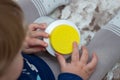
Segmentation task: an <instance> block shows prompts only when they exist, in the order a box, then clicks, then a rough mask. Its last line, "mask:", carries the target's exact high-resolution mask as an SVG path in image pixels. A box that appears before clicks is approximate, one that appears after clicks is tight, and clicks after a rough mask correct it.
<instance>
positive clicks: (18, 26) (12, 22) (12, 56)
mask: <svg viewBox="0 0 120 80" xmlns="http://www.w3.org/2000/svg"><path fill="white" fill-rule="evenodd" d="M30 28H31V27H30ZM36 28H40V29H44V28H45V26H44V24H40V25H36V24H35V25H32V30H31V31H30V33H29V36H28V37H26V38H27V39H26V40H25V41H26V42H24V43H23V41H24V36H25V32H24V30H23V17H22V11H21V9H20V8H19V7H18V5H17V4H15V3H14V2H13V0H0V37H1V38H0V80H55V78H54V75H53V73H52V71H51V69H50V68H49V66H48V65H47V64H46V63H45V62H44V61H43V60H42V59H40V58H39V57H37V56H36V55H34V53H32V52H35V51H36V48H33V46H38V42H40V41H36V37H37V35H35V34H38V33H37V32H36V31H35V29H36ZM39 36H43V37H48V35H47V33H44V32H41V33H39ZM30 38H31V39H30ZM29 40H31V41H29ZM34 41H35V43H32V42H34ZM42 43H43V44H42ZM22 44H24V45H23V47H22ZM41 44H42V45H41V46H40V49H41V50H44V48H43V47H46V46H47V45H46V43H44V42H43V41H41ZM41 47H42V48H41ZM21 48H26V49H25V52H29V53H31V54H25V53H21ZM82 49H83V53H82V55H81V57H80V56H79V50H78V46H77V43H76V42H74V43H73V53H72V58H71V59H72V61H71V63H67V62H66V61H65V59H64V57H63V56H62V55H60V54H58V53H56V56H57V58H58V60H59V63H60V67H61V74H60V75H59V77H58V80H87V79H88V78H89V77H90V75H91V74H92V72H93V71H94V69H95V66H96V64H97V56H96V54H93V58H92V61H91V62H89V63H87V61H88V52H87V49H86V48H85V47H83V48H82Z"/></svg>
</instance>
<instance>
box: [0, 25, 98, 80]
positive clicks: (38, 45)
mask: <svg viewBox="0 0 120 80" xmlns="http://www.w3.org/2000/svg"><path fill="white" fill-rule="evenodd" d="M45 28H46V25H45V24H31V25H30V26H29V29H28V34H27V36H26V39H25V41H24V44H23V51H24V52H26V53H28V54H30V53H35V52H39V51H44V50H45V47H47V43H45V42H44V41H42V40H40V39H38V38H39V37H43V38H48V37H49V35H48V34H47V33H45V32H44V30H45ZM36 29H41V30H42V31H40V32H39V31H36ZM82 49H83V53H82V55H81V57H80V55H79V49H78V45H77V43H76V42H74V44H73V53H72V61H71V63H67V62H66V61H65V59H64V57H63V56H62V55H60V54H58V53H57V54H56V55H57V58H58V61H59V63H60V67H61V72H68V73H73V74H76V75H78V76H80V77H82V78H83V79H84V80H87V79H88V78H89V77H90V75H91V74H92V73H93V72H94V70H95V67H96V65H97V56H96V54H95V53H94V54H93V58H92V60H91V62H89V63H88V52H87V49H86V48H85V47H83V48H82ZM22 68H23V57H22V55H21V54H20V53H18V54H17V56H16V57H15V59H14V60H13V62H12V63H11V65H9V67H8V69H6V73H5V74H4V75H3V76H2V77H0V80H17V78H18V77H19V76H20V73H21V72H22ZM13 74H14V76H13Z"/></svg>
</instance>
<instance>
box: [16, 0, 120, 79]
mask: <svg viewBox="0 0 120 80" xmlns="http://www.w3.org/2000/svg"><path fill="white" fill-rule="evenodd" d="M31 1H32V2H33V1H34V2H35V3H36V2H39V3H40V2H41V0H19V1H18V3H19V4H20V6H21V7H22V9H23V11H24V13H25V14H26V15H25V17H26V20H27V22H33V21H34V20H35V19H36V18H38V17H39V16H41V15H43V14H42V13H43V12H42V11H41V12H42V13H41V15H39V14H38V11H40V10H38V9H43V10H44V11H45V9H44V8H43V7H42V6H41V7H40V6H36V7H35V6H34V4H33V3H32V2H31ZM43 1H46V0H43ZM51 1H53V0H49V2H50V3H49V4H52V3H51ZM61 1H66V0H57V2H61ZM67 1H69V2H70V1H71V0H67ZM73 1H75V0H73ZM64 3H65V2H64ZM30 4H31V5H30ZM32 4H33V5H32ZM28 5H29V6H28ZM36 5H37V4H36ZM57 6H59V5H57ZM53 7H54V8H55V7H56V6H53ZM33 8H34V9H33ZM48 9H50V10H52V9H51V8H48ZM28 10H29V11H30V12H31V13H30V14H31V15H32V16H29V15H30V14H28V13H29V11H28ZM44 15H45V14H44ZM119 41H120V11H119V12H118V14H117V15H116V16H115V18H113V19H112V20H111V21H110V22H109V23H108V24H106V25H105V26H103V27H102V29H101V30H100V31H98V32H97V33H96V34H95V37H94V38H93V39H92V40H91V42H90V44H89V45H88V46H87V48H88V51H89V56H90V57H91V55H92V51H95V52H97V55H98V59H99V62H98V65H97V68H96V71H95V72H94V73H93V74H92V76H91V77H90V80H102V78H103V77H104V76H105V75H106V73H107V72H108V71H110V70H111V69H112V67H113V65H115V63H116V62H117V61H118V60H119V59H120V49H119V47H120V42H119ZM44 58H45V57H44ZM45 59H46V61H47V60H49V61H53V60H51V58H50V59H48V57H46V58H45ZM45 59H44V60H45ZM47 63H48V64H49V66H50V67H51V66H52V65H53V64H51V63H50V62H47ZM52 63H55V62H52ZM55 64H57V63H55ZM53 67H54V66H52V67H51V68H53ZM53 69H54V71H55V72H57V71H58V70H57V69H56V68H53ZM57 73H58V72H57ZM57 73H54V74H57Z"/></svg>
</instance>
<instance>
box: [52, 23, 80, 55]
mask: <svg viewBox="0 0 120 80" xmlns="http://www.w3.org/2000/svg"><path fill="white" fill-rule="evenodd" d="M74 41H76V42H77V43H78V44H79V43H80V36H79V33H78V32H77V30H76V29H75V28H73V27H72V26H70V25H66V24H61V25H58V26H56V27H55V28H54V29H53V31H52V32H51V34H50V43H51V45H52V47H53V49H54V50H55V51H57V52H59V53H61V54H70V53H71V52H72V44H73V42H74Z"/></svg>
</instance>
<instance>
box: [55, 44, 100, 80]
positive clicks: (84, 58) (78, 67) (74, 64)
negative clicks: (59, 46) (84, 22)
mask: <svg viewBox="0 0 120 80" xmlns="http://www.w3.org/2000/svg"><path fill="white" fill-rule="evenodd" d="M82 50H83V52H82V55H81V57H80V55H79V49H78V46H77V43H76V42H74V44H73V53H72V56H71V63H67V62H66V61H65V58H64V57H63V56H62V55H60V54H58V53H57V54H56V56H57V58H58V61H59V63H60V66H61V71H62V73H65V72H68V73H73V74H76V75H78V76H80V77H82V78H83V80H87V79H88V78H89V77H90V75H91V74H92V73H93V71H94V70H95V68H96V65H97V61H98V59H97V56H96V54H95V53H94V54H93V58H92V60H91V62H89V63H88V51H87V49H86V48H85V47H82Z"/></svg>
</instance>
